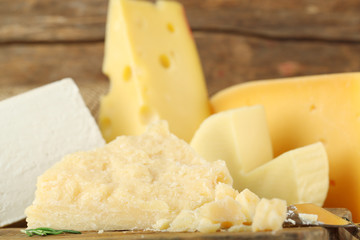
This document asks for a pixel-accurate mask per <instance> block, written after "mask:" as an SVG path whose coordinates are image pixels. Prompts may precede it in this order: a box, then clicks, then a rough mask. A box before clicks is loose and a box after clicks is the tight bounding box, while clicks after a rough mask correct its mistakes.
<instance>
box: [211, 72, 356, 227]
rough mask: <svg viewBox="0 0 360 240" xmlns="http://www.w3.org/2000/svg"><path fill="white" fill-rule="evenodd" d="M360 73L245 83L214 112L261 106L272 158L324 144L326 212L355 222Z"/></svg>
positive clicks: (216, 100) (218, 98)
mask: <svg viewBox="0 0 360 240" xmlns="http://www.w3.org/2000/svg"><path fill="white" fill-rule="evenodd" d="M359 92H360V73H344V74H331V75H319V76H309V77H298V78H291V79H281V80H266V81H256V82H249V83H245V84H240V85H237V86H233V87H231V88H228V89H224V90H223V91H220V92H219V93H217V94H216V95H214V96H213V97H212V99H211V104H212V107H213V108H214V110H215V112H220V111H224V110H228V109H232V108H238V107H242V106H249V105H255V104H262V105H264V108H265V112H266V118H267V120H268V124H269V131H270V136H271V140H272V144H273V149H274V155H275V156H278V155H280V154H282V153H284V152H286V151H288V150H291V149H295V148H298V147H302V146H305V145H308V144H312V143H314V142H317V141H321V142H323V143H324V145H325V147H326V151H327V154H328V159H329V164H330V188H329V193H328V197H327V199H326V202H325V205H324V206H325V207H346V208H349V209H350V210H351V212H352V214H353V218H354V221H355V222H358V221H360V205H359V204H358V203H359V201H360V190H359V185H360V175H359V172H360V164H359V160H360V122H359V116H360V94H359Z"/></svg>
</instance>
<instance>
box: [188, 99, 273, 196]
mask: <svg viewBox="0 0 360 240" xmlns="http://www.w3.org/2000/svg"><path fill="white" fill-rule="evenodd" d="M190 145H191V146H192V147H193V148H194V149H195V150H196V152H197V153H199V154H200V155H201V156H202V157H204V158H205V159H206V160H208V161H216V160H218V159H221V160H224V161H225V162H226V165H227V166H228V168H229V170H230V173H231V176H232V177H233V179H234V185H233V186H234V188H236V189H239V186H240V185H241V182H240V180H239V179H238V177H237V176H238V175H239V174H240V173H247V172H249V171H251V170H253V169H255V168H257V167H259V166H261V165H263V164H265V163H266V162H268V161H270V160H272V159H273V154H272V145H271V140H270V135H269V130H268V126H267V121H266V115H265V111H264V108H263V106H261V105H257V106H251V107H243V108H237V109H231V110H228V111H222V112H219V113H217V114H213V115H211V116H210V117H208V118H206V119H205V120H204V121H203V123H201V125H200V127H199V129H198V130H197V131H196V132H195V135H194V137H193V139H192V140H191V143H190ZM239 190H242V189H239Z"/></svg>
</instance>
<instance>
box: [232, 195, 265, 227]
mask: <svg viewBox="0 0 360 240" xmlns="http://www.w3.org/2000/svg"><path fill="white" fill-rule="evenodd" d="M235 199H236V201H238V202H239V203H240V205H241V206H242V208H241V211H242V213H243V214H244V216H245V218H246V223H247V224H251V223H252V222H253V218H254V215H255V210H256V206H257V205H258V203H259V201H260V198H259V197H258V196H257V195H256V194H255V193H253V192H251V191H250V190H249V189H247V188H245V189H244V190H242V191H241V192H240V193H239V194H238V195H237V196H236V198H235Z"/></svg>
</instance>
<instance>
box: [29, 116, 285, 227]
mask: <svg viewBox="0 0 360 240" xmlns="http://www.w3.org/2000/svg"><path fill="white" fill-rule="evenodd" d="M231 184H232V178H231V176H230V173H229V171H228V169H227V167H226V165H225V162H224V161H221V160H218V161H215V162H208V161H206V160H205V159H203V158H201V157H200V156H199V155H197V154H196V152H195V151H194V150H193V149H192V148H191V147H190V146H189V145H188V144H187V143H186V142H185V141H183V140H180V139H179V138H177V137H176V136H175V135H172V134H170V132H169V130H168V127H167V123H166V121H160V122H157V123H154V124H151V125H150V126H149V128H148V130H147V131H146V132H145V133H144V134H142V135H140V136H121V137H118V138H117V139H115V140H114V141H112V142H110V143H109V144H107V145H105V146H104V147H102V148H97V149H94V150H91V151H87V152H77V153H73V154H69V155H67V156H65V157H64V158H63V159H62V160H61V161H60V162H58V163H56V164H55V165H54V166H53V167H51V168H50V169H49V170H47V171H46V172H45V173H44V174H43V175H42V176H40V177H39V178H38V183H37V190H36V197H35V200H34V202H33V204H32V205H31V206H29V207H28V208H27V209H26V214H27V219H26V220H27V222H28V228H37V227H51V228H55V229H75V230H96V231H99V230H102V231H104V230H136V229H137V230H155V231H169V232H184V231H186V232H194V231H200V232H216V231H220V230H227V229H228V230H231V231H244V230H250V231H251V229H250V228H249V226H247V227H244V223H246V222H247V223H248V222H249V221H248V220H247V217H246V216H247V215H248V213H249V212H251V211H253V209H252V208H256V207H257V206H256V205H257V203H258V201H254V198H256V197H254V193H252V192H250V191H249V190H247V191H245V192H242V193H238V191H237V190H235V189H233V188H232V187H231ZM242 196H245V199H246V200H245V201H244V200H240V201H238V199H241V198H242ZM243 203H244V204H243ZM242 204H243V205H242ZM248 206H250V209H247V208H248ZM277 209H278V207H276V208H275V209H274V211H278V210H277ZM285 210H286V209H285ZM267 211H271V207H268V208H267ZM256 214H258V215H259V216H260V215H261V213H255V215H256ZM267 215H269V214H267ZM267 215H266V216H267ZM259 216H258V217H259ZM264 216H265V215H264ZM266 216H265V217H266ZM269 216H270V215H269ZM264 221H265V220H264ZM269 221H270V220H269ZM270 227H271V226H270ZM276 229H278V226H276ZM274 230H275V229H274Z"/></svg>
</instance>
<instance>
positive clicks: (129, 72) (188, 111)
mask: <svg viewBox="0 0 360 240" xmlns="http://www.w3.org/2000/svg"><path fill="white" fill-rule="evenodd" d="M103 72H104V73H105V74H106V75H107V76H108V77H109V78H110V81H111V86H110V90H109V93H108V95H106V96H104V97H103V98H102V100H101V105H100V113H99V115H100V116H99V124H100V128H101V131H102V133H103V136H104V138H105V139H106V140H107V141H111V140H113V139H114V138H115V137H116V136H119V135H138V134H141V133H143V132H144V131H145V129H146V127H147V125H148V124H149V123H151V122H153V121H156V120H158V119H165V120H167V121H168V123H169V127H170V130H171V132H172V133H174V134H175V135H177V136H178V137H180V138H182V139H184V140H186V141H190V140H191V138H192V136H193V134H194V132H195V130H196V129H197V128H198V126H199V125H200V123H201V122H202V121H203V120H204V119H205V118H206V117H207V116H209V114H210V108H209V101H208V95H207V88H206V85H205V80H204V76H203V72H202V68H201V63H200V60H199V56H198V54H197V50H196V45H195V43H194V40H193V38H192V35H191V31H190V29H189V26H188V25H187V20H186V16H185V13H184V9H183V7H182V5H181V4H179V3H177V2H174V1H158V2H157V3H156V4H153V3H151V2H147V1H131V0H110V3H109V11H108V19H107V27H106V39H105V59H104V65H103Z"/></svg>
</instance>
